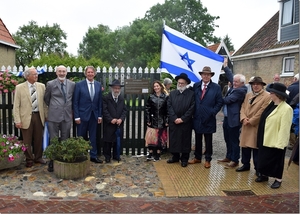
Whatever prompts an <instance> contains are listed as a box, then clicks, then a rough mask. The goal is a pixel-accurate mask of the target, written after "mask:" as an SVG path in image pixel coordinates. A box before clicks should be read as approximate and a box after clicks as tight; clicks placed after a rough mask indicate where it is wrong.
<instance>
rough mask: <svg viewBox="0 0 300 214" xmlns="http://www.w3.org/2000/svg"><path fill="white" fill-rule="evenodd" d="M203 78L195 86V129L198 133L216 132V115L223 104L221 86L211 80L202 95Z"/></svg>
mask: <svg viewBox="0 0 300 214" xmlns="http://www.w3.org/2000/svg"><path fill="white" fill-rule="evenodd" d="M201 85H202V80H201V81H200V82H198V83H196V84H194V86H193V90H194V96H195V112H194V118H193V123H194V130H195V132H196V133H198V134H204V133H205V134H208V133H215V132H216V130H217V125H216V115H217V113H218V112H219V111H220V110H221V108H222V106H223V99H222V92H221V87H220V86H219V85H218V84H216V83H214V82H212V81H210V83H209V84H208V85H207V88H206V92H205V95H204V97H203V99H200V97H201V96H202V87H201Z"/></svg>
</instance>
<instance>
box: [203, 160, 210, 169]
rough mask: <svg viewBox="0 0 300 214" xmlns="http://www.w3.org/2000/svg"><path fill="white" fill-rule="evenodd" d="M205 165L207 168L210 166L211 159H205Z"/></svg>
mask: <svg viewBox="0 0 300 214" xmlns="http://www.w3.org/2000/svg"><path fill="white" fill-rule="evenodd" d="M204 167H205V168H207V169H208V168H210V162H209V161H205V163H204Z"/></svg>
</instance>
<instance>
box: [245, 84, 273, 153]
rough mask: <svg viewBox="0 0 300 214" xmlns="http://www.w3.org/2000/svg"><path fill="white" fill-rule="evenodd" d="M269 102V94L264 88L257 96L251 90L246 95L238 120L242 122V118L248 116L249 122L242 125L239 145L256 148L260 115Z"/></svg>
mask: <svg viewBox="0 0 300 214" xmlns="http://www.w3.org/2000/svg"><path fill="white" fill-rule="evenodd" d="M254 97H255V99H253V98H254ZM252 99H253V101H252V102H251V100H252ZM270 102H271V98H270V95H269V93H268V92H266V91H265V90H264V89H262V91H261V92H260V93H259V94H258V95H257V96H254V95H253V93H252V92H250V93H248V94H247V95H246V97H245V100H244V102H243V104H242V108H241V111H240V120H241V123H242V121H243V119H245V118H249V122H250V124H248V125H242V132H241V135H240V146H241V147H250V148H258V146H257V140H256V139H257V130H258V124H259V120H260V116H261V114H262V113H263V111H264V110H265V108H266V107H267V106H268V105H269V103H270Z"/></svg>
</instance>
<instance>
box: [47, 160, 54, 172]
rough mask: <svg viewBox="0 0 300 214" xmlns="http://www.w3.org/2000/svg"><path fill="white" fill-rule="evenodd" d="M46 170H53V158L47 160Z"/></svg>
mask: <svg viewBox="0 0 300 214" xmlns="http://www.w3.org/2000/svg"><path fill="white" fill-rule="evenodd" d="M47 170H48V172H53V160H50V161H49V164H48V169H47Z"/></svg>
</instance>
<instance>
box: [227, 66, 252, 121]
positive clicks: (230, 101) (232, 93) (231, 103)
mask: <svg viewBox="0 0 300 214" xmlns="http://www.w3.org/2000/svg"><path fill="white" fill-rule="evenodd" d="M224 71H225V74H226V77H227V79H228V80H229V81H230V83H231V84H232V86H233V74H232V72H231V70H230V69H229V68H228V67H225V68H224ZM246 93H247V87H246V86H242V87H239V88H234V89H232V90H231V89H230V90H229V92H228V93H227V94H226V96H225V97H224V98H223V102H224V104H226V105H227V117H228V125H229V126H230V127H236V126H240V125H241V123H240V110H241V105H242V103H243V101H244V99H245V95H246Z"/></svg>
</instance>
